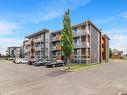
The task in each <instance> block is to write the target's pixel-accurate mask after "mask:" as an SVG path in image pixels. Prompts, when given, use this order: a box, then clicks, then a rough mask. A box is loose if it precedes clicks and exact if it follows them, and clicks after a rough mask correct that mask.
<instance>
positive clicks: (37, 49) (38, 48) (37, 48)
mask: <svg viewBox="0 0 127 95" xmlns="http://www.w3.org/2000/svg"><path fill="white" fill-rule="evenodd" d="M40 50H41V51H44V48H43V47H35V51H40Z"/></svg>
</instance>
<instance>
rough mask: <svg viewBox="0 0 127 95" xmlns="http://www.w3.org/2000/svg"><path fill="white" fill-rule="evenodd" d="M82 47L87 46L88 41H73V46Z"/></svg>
mask: <svg viewBox="0 0 127 95" xmlns="http://www.w3.org/2000/svg"><path fill="white" fill-rule="evenodd" d="M83 47H89V43H88V42H81V43H74V48H83Z"/></svg>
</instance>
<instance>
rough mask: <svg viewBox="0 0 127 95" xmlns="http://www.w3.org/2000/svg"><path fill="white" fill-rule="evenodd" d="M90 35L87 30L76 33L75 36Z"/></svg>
mask: <svg viewBox="0 0 127 95" xmlns="http://www.w3.org/2000/svg"><path fill="white" fill-rule="evenodd" d="M81 35H89V32H88V31H86V30H85V29H83V30H77V31H74V36H81Z"/></svg>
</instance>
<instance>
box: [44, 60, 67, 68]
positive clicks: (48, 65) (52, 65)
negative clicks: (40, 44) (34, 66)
mask: <svg viewBox="0 0 127 95" xmlns="http://www.w3.org/2000/svg"><path fill="white" fill-rule="evenodd" d="M65 65H66V63H65V61H63V60H56V61H54V62H50V63H47V64H46V66H47V67H59V66H65Z"/></svg>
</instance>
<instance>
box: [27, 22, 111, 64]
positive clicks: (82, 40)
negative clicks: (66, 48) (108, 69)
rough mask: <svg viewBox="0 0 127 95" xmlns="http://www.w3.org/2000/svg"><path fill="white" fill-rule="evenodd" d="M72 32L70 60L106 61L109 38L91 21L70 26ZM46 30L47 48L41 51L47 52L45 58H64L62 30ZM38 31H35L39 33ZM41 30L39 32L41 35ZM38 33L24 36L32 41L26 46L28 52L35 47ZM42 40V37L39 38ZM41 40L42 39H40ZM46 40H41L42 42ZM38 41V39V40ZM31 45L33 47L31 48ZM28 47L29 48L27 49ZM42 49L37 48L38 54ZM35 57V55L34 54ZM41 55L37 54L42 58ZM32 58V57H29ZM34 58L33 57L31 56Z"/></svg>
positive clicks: (76, 61) (77, 61)
mask: <svg viewBox="0 0 127 95" xmlns="http://www.w3.org/2000/svg"><path fill="white" fill-rule="evenodd" d="M72 29H73V33H74V50H73V55H72V59H71V61H72V62H74V63H100V62H102V61H103V60H105V61H108V56H109V55H108V52H109V51H108V50H109V40H110V39H109V38H108V36H107V35H106V34H102V32H101V30H100V29H98V28H97V26H95V25H94V24H93V23H92V22H91V21H85V22H83V23H80V24H77V25H74V26H72ZM42 31H43V30H42ZM47 31H48V32H47V33H48V36H47V37H48V39H47V40H48V41H49V42H48V43H47V46H48V49H44V52H43V53H46V52H48V56H47V58H49V59H53V60H54V59H55V60H57V59H64V55H63V52H62V51H61V46H60V40H61V32H62V30H58V31H51V32H50V31H49V30H47ZM39 33H40V32H37V34H39ZM42 34H43V32H41V34H39V35H42ZM39 35H36V33H35V34H32V35H30V36H28V37H26V38H28V40H26V41H27V42H29V41H30V42H31V41H33V46H32V44H31V45H30V42H29V44H28V45H29V46H27V45H25V46H26V47H27V49H26V50H27V51H29V52H30V50H31V49H33V48H36V47H35V46H36V45H35V38H36V37H37V36H39ZM41 40H42V39H41ZM42 41H43V40H42ZM44 42H46V40H44V41H43V43H44ZM39 43H40V41H39ZM41 46H42V45H41V44H40V45H38V46H37V47H38V48H42V47H41ZM32 47H33V48H32ZM29 49H30V50H29ZM33 51H34V53H33V54H32V53H28V52H27V53H26V54H27V55H29V56H30V55H32V56H33V55H34V56H36V53H35V51H36V49H34V50H33ZM41 53H42V51H40V50H39V52H38V55H43V54H41ZM36 57H37V56H36ZM42 57H43V56H39V58H42ZM29 58H32V57H29ZM33 58H34V57H33Z"/></svg>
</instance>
